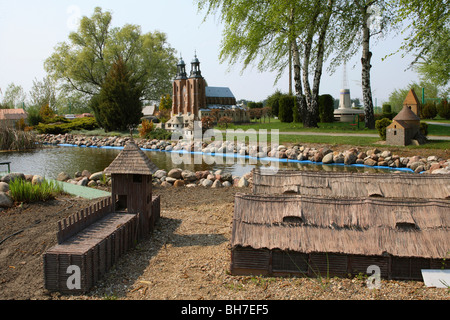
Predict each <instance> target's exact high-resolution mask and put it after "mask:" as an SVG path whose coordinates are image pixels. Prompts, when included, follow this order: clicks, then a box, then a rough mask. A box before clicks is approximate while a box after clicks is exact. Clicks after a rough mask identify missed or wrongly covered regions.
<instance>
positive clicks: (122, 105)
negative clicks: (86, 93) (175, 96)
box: [92, 57, 142, 132]
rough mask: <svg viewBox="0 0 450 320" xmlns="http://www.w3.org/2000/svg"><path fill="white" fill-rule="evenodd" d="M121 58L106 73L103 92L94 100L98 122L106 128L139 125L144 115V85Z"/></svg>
mask: <svg viewBox="0 0 450 320" xmlns="http://www.w3.org/2000/svg"><path fill="white" fill-rule="evenodd" d="M140 85H141V84H139V80H137V79H135V78H134V77H133V75H132V73H131V72H129V70H128V68H127V66H126V64H125V61H124V60H123V59H122V58H121V57H119V58H118V59H117V61H116V62H114V64H113V65H112V67H111V70H110V71H109V72H108V74H107V75H106V77H105V79H104V82H103V85H102V88H101V90H100V93H99V94H98V95H96V96H95V97H94V98H93V99H92V108H93V109H94V113H95V117H96V119H97V122H98V123H99V124H100V126H101V127H103V129H104V130H105V131H107V132H108V131H113V130H118V131H125V130H127V129H130V128H132V127H136V126H137V125H138V124H139V122H140V119H141V117H142V102H141V100H140V95H141V92H142V88H141V87H140Z"/></svg>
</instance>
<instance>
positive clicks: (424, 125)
mask: <svg viewBox="0 0 450 320" xmlns="http://www.w3.org/2000/svg"><path fill="white" fill-rule="evenodd" d="M419 130H420V133H421V134H423V135H424V136H425V137H426V136H427V135H428V123H426V122H421V123H420V128H419Z"/></svg>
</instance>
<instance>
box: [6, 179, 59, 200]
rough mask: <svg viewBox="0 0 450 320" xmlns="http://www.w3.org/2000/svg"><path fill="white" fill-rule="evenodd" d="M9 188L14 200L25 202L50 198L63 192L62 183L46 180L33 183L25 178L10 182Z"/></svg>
mask: <svg viewBox="0 0 450 320" xmlns="http://www.w3.org/2000/svg"><path fill="white" fill-rule="evenodd" d="M9 190H10V194H11V198H12V199H13V200H14V201H15V202H25V203H32V202H39V201H47V200H51V199H54V198H55V197H56V196H57V195H59V194H62V193H64V190H63V187H62V185H60V184H59V183H57V182H53V181H48V180H44V181H43V182H42V183H40V184H35V185H33V184H32V183H31V182H28V181H26V180H23V179H16V180H13V181H11V182H10V184H9Z"/></svg>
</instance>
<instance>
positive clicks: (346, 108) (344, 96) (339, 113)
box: [334, 62, 364, 122]
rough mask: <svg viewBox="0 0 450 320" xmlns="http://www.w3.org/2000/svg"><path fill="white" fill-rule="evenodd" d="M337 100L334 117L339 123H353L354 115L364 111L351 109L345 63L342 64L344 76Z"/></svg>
mask: <svg viewBox="0 0 450 320" xmlns="http://www.w3.org/2000/svg"><path fill="white" fill-rule="evenodd" d="M341 88H342V89H341V91H340V98H339V108H338V109H336V110H334V115H335V117H336V118H339V121H341V122H352V121H354V118H355V115H357V114H362V113H364V111H362V110H356V109H353V108H352V100H351V97H350V86H349V83H348V76H347V63H346V62H344V75H343V79H342V87H341Z"/></svg>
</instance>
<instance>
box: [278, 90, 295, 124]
mask: <svg viewBox="0 0 450 320" xmlns="http://www.w3.org/2000/svg"><path fill="white" fill-rule="evenodd" d="M295 105H296V103H295V98H294V96H290V95H283V96H282V97H281V98H280V102H279V110H278V118H279V119H280V121H281V122H288V123H290V122H293V121H294V107H295Z"/></svg>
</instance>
